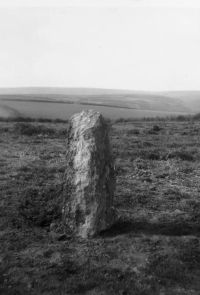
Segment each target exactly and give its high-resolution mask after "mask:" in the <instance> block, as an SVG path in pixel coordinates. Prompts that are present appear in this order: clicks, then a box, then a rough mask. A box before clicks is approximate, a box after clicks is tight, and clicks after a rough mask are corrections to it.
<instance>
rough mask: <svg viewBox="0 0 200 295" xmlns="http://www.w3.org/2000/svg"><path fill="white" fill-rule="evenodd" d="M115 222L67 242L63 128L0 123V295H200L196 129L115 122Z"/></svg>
mask: <svg viewBox="0 0 200 295" xmlns="http://www.w3.org/2000/svg"><path fill="white" fill-rule="evenodd" d="M110 124H111V126H110V128H111V130H110V138H111V143H112V147H113V153H114V158H115V164H116V177H117V187H116V194H115V198H114V205H115V209H116V212H117V219H116V222H115V224H114V226H113V227H112V228H110V229H109V230H107V231H106V232H103V233H101V234H100V235H99V236H97V237H95V238H93V239H89V240H82V239H76V238H73V237H70V236H69V235H68V234H67V233H64V229H63V227H62V222H61V214H60V213H61V207H62V183H63V181H64V172H65V168H66V163H65V155H66V136H67V127H68V124H67V123H61V122H60V123H56V122H52V123H45V122H44V123H41V122H29V123H27V122H1V123H0V167H1V169H0V294H3V295H22V294H23V295H24V294H26V295H27V294H30V295H41V294H44V295H57V294H59V295H61V294H62V295H69V294H86V295H95V294H97V295H117V294H119V295H129V294H130V295H132V294H133V295H161V294H162V295H199V294H200V293H199V292H200V291H199V290H200V280H199V277H200V122H199V121H193V120H189V119H188V120H185V121H183V122H181V121H170V120H163V121H155V120H154V121H145V120H137V121H134V120H132V121H127V122H126V121H123V120H118V121H112V122H111V123H110Z"/></svg>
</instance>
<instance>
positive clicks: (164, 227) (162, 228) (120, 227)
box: [100, 221, 200, 237]
mask: <svg viewBox="0 0 200 295" xmlns="http://www.w3.org/2000/svg"><path fill="white" fill-rule="evenodd" d="M127 233H136V234H147V235H148V234H149V235H153V234H155V235H167V236H183V235H196V236H200V225H198V224H192V225H191V224H189V223H187V222H185V223H183V222H181V223H174V222H173V223H172V222H163V223H160V222H159V223H150V222H147V221H118V222H116V223H115V224H114V225H113V226H112V227H111V228H110V229H107V230H105V231H103V232H101V234H100V236H101V237H114V236H117V235H123V234H127Z"/></svg>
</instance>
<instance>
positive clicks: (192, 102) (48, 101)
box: [0, 87, 200, 119]
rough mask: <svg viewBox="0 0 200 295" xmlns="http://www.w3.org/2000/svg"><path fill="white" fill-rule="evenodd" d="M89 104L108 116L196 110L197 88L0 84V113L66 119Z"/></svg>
mask: <svg viewBox="0 0 200 295" xmlns="http://www.w3.org/2000/svg"><path fill="white" fill-rule="evenodd" d="M90 108H92V109H94V110H97V111H99V112H101V113H102V114H103V115H104V116H105V117H107V118H110V119H118V118H120V117H121V118H144V117H156V116H163V117H166V116H170V115H186V114H194V113H198V112H200V91H182V92H181V91H174V92H145V91H130V90H115V89H95V88H53V87H52V88H51V87H49V88H37V87H35V88H34V87H33V88H0V117H2V116H4V117H19V116H21V117H24V116H26V117H32V118H52V119H56V118H60V119H69V118H70V117H71V115H72V114H74V113H75V112H80V111H81V110H82V109H90Z"/></svg>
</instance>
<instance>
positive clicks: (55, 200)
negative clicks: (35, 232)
mask: <svg viewBox="0 0 200 295" xmlns="http://www.w3.org/2000/svg"><path fill="white" fill-rule="evenodd" d="M61 195H62V189H61V188H60V187H49V188H45V189H42V190H41V188H40V189H39V188H36V187H32V188H29V189H26V190H25V191H24V193H23V195H22V196H21V197H20V200H19V207H18V210H19V214H20V215H21V216H22V217H23V218H24V220H25V221H27V222H28V223H30V224H32V225H36V226H48V225H50V223H51V222H53V221H55V220H57V219H59V218H60V216H61V206H62V205H61V204H62V200H61V198H62V197H61Z"/></svg>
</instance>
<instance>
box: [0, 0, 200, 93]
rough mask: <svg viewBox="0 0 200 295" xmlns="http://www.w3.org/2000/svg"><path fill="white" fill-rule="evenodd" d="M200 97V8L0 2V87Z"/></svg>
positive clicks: (133, 2) (192, 2)
mask: <svg viewBox="0 0 200 295" xmlns="http://www.w3.org/2000/svg"><path fill="white" fill-rule="evenodd" d="M29 86H30V87H33V86H39V87H42V86H44V87H48V86H51V87H95V88H111V89H132V90H146V91H149V90H150V91H162V90H200V1H199V0H197V1H196V0H188V1H187V0H180V1H179V0H177V1H176V0H173V1H171V0H166V1H165V0H159V1H158V0H157V1H156V0H144V1H143V0H123V1H120V0H115V1H112V0H107V1H104V0H101V1H98V0H93V1H84V0H82V1H79V0H69V1H67V0H65V1H63V0H56V1H54V0H48V1H45V0H40V1H37V0H34V1H31V0H30V1H29V0H26V1H21V0H15V1H14V0H6V1H4V0H0V87H29Z"/></svg>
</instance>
